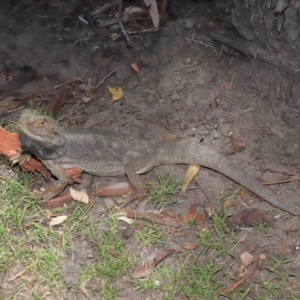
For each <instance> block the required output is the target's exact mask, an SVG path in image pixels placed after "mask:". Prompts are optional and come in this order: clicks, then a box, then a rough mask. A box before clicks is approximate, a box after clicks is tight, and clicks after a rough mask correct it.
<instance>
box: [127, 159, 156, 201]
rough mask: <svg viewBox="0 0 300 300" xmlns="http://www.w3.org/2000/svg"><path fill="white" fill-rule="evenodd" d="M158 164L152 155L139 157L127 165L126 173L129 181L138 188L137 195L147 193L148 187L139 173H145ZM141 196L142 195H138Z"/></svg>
mask: <svg viewBox="0 0 300 300" xmlns="http://www.w3.org/2000/svg"><path fill="white" fill-rule="evenodd" d="M155 166H156V164H155V163H154V160H153V158H151V157H144V156H143V157H139V158H137V159H135V160H132V161H130V162H129V163H127V164H126V166H125V173H126V176H127V177H128V180H129V182H130V183H131V184H132V185H133V187H134V188H135V189H136V190H137V195H143V197H144V196H145V195H146V192H147V187H146V184H145V183H144V181H143V179H142V178H141V176H140V175H139V174H143V173H146V172H148V171H149V170H151V169H152V168H154V167H155ZM137 198H140V197H137Z"/></svg>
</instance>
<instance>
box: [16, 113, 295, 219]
mask: <svg viewBox="0 0 300 300" xmlns="http://www.w3.org/2000/svg"><path fill="white" fill-rule="evenodd" d="M19 133H20V138H21V144H22V148H23V149H24V150H26V151H29V152H30V153H31V154H33V155H34V156H35V157H36V158H38V159H39V160H41V161H42V163H43V164H44V165H45V166H46V167H47V168H48V169H49V170H50V172H51V173H52V174H53V175H54V176H55V177H56V178H57V181H56V182H55V183H54V184H53V185H51V186H50V188H49V189H48V190H47V191H46V192H45V195H44V197H45V198H46V199H49V198H51V197H53V196H55V195H57V194H59V193H60V192H61V191H62V190H63V189H64V188H65V187H66V186H67V184H68V176H67V174H66V172H65V169H67V168H73V167H78V168H81V169H82V170H83V171H84V172H86V173H89V174H93V175H98V176H118V175H124V174H126V175H127V177H128V179H129V181H130V183H131V184H132V185H133V186H134V187H135V188H136V189H137V190H138V191H142V190H144V189H145V184H144V182H143V181H142V179H141V177H140V174H142V173H145V172H147V171H149V170H150V169H152V168H153V167H155V166H158V165H160V164H178V163H181V164H198V165H201V166H203V167H206V168H208V169H212V170H214V171H217V172H219V173H221V174H223V175H225V176H226V177H228V178H230V179H232V180H233V181H235V182H236V183H238V184H240V185H242V186H243V187H245V188H247V189H248V190H249V191H251V192H252V193H254V194H256V195H257V196H259V197H260V198H262V199H264V200H265V201H267V202H268V203H270V204H271V205H273V206H276V207H278V208H280V209H281V210H284V211H287V212H289V213H291V214H292V215H300V207H297V206H296V205H294V204H293V203H292V201H289V200H288V199H285V200H283V199H284V196H281V197H278V196H276V195H274V193H273V192H271V191H270V190H269V189H267V188H266V187H264V186H263V185H262V184H261V183H260V182H258V181H257V180H256V179H255V178H253V177H252V176H250V175H249V174H247V171H244V169H243V168H242V167H241V166H240V165H238V164H236V163H234V162H232V161H231V160H229V159H228V158H226V157H224V156H222V155H221V154H219V153H217V152H215V151H212V149H211V148H210V147H206V146H204V145H200V144H199V143H195V142H186V141H161V140H154V141H153V140H144V139H139V138H135V137H133V136H130V135H123V134H120V133H116V132H108V131H93V130H84V129H65V128H63V127H62V126H60V124H59V123H58V122H57V121H55V120H54V119H53V118H51V117H49V116H44V115H42V114H40V113H38V112H37V111H34V110H29V109H25V110H24V111H23V112H22V114H21V116H20V119H19ZM280 198H281V199H280ZM291 200H292V199H291Z"/></svg>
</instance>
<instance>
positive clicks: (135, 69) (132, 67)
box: [130, 61, 140, 73]
mask: <svg viewBox="0 0 300 300" xmlns="http://www.w3.org/2000/svg"><path fill="white" fill-rule="evenodd" d="M130 67H131V69H133V70H134V71H135V72H137V73H140V68H139V65H138V63H137V62H136V61H134V62H132V63H131V64H130Z"/></svg>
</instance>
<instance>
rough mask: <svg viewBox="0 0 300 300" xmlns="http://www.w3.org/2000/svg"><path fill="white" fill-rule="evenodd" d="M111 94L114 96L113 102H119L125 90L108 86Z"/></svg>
mask: <svg viewBox="0 0 300 300" xmlns="http://www.w3.org/2000/svg"><path fill="white" fill-rule="evenodd" d="M107 89H108V91H109V93H110V94H111V95H112V99H113V101H118V100H120V99H121V98H122V97H123V90H122V88H116V87H112V86H109V85H108V86H107Z"/></svg>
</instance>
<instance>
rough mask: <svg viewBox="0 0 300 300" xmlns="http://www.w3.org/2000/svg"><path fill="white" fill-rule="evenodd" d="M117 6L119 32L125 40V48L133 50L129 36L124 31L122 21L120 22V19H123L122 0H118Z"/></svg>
mask: <svg viewBox="0 0 300 300" xmlns="http://www.w3.org/2000/svg"><path fill="white" fill-rule="evenodd" d="M118 5H119V13H118V24H119V26H120V30H121V32H122V34H123V37H124V38H125V41H126V43H127V46H128V47H129V48H133V45H132V42H131V41H130V39H129V36H128V34H127V32H126V29H125V27H124V25H123V21H122V18H123V6H122V0H118Z"/></svg>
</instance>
